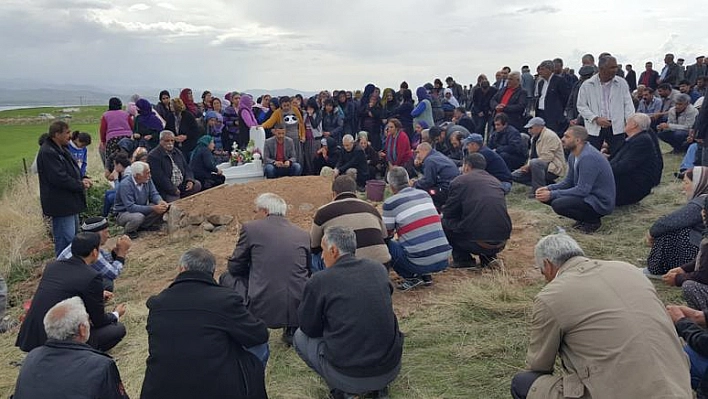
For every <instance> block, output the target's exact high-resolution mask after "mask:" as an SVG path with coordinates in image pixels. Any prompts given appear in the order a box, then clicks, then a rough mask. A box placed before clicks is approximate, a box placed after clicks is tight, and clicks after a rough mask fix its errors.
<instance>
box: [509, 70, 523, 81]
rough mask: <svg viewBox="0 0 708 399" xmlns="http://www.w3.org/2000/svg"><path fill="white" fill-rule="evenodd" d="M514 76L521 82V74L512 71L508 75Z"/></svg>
mask: <svg viewBox="0 0 708 399" xmlns="http://www.w3.org/2000/svg"><path fill="white" fill-rule="evenodd" d="M512 76H516V78H517V79H519V80H521V72H519V71H514V72H510V73H509V77H512Z"/></svg>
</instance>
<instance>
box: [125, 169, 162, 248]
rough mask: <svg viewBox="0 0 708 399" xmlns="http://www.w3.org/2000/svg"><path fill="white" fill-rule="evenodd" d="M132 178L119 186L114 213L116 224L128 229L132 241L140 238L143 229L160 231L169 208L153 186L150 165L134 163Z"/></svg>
mask: <svg viewBox="0 0 708 399" xmlns="http://www.w3.org/2000/svg"><path fill="white" fill-rule="evenodd" d="M130 168H131V169H132V174H131V176H129V177H128V178H126V179H123V181H122V182H120V184H118V187H117V191H116V202H115V205H114V209H115V212H116V214H117V215H118V216H117V217H116V223H117V224H118V225H119V226H123V227H124V233H125V234H127V235H128V237H130V238H137V234H138V231H139V230H140V229H144V230H151V229H156V228H159V227H158V226H159V224H160V223H161V222H162V215H163V214H164V213H165V212H167V210H168V209H169V205H168V204H167V202H165V201H164V200H163V199H162V197H161V196H160V194H159V193H158V192H157V189H156V188H155V185H154V184H153V182H152V179H151V178H150V177H151V173H150V165H149V164H147V163H145V162H139V161H138V162H133V164H132V165H131V166H130Z"/></svg>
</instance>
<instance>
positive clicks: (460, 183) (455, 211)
mask: <svg viewBox="0 0 708 399" xmlns="http://www.w3.org/2000/svg"><path fill="white" fill-rule="evenodd" d="M485 166H486V161H485V160H484V156H482V155H481V154H478V153H472V154H469V155H467V157H466V158H465V165H464V167H463V169H462V173H463V174H462V175H461V176H459V177H457V178H455V180H453V181H452V183H451V184H450V195H449V197H448V199H447V202H446V203H445V207H444V208H443V217H442V226H443V229H444V231H445V235H446V236H447V240H448V241H449V242H450V245H451V246H452V258H453V260H454V263H453V265H452V267H473V266H475V263H476V262H475V260H474V258H473V257H471V256H470V255H478V256H479V258H480V261H481V265H482V267H487V266H489V264H490V262H492V261H493V260H494V259H496V256H497V254H498V253H499V252H500V251H501V250H502V249H504V247H505V246H506V241H507V240H508V239H509V237H510V236H511V218H510V217H509V213H508V212H507V209H506V198H505V196H504V190H502V188H501V184H500V183H499V181H498V180H497V179H495V178H494V176H492V175H490V174H489V173H487V172H486V171H485V170H484V168H485Z"/></svg>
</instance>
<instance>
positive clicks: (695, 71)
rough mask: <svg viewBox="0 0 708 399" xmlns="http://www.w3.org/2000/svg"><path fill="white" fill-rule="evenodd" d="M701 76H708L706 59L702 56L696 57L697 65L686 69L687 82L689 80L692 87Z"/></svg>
mask: <svg viewBox="0 0 708 399" xmlns="http://www.w3.org/2000/svg"><path fill="white" fill-rule="evenodd" d="M699 76H706V65H705V57H704V56H702V55H701V56H698V57H696V63H695V64H693V65H689V66H688V67H687V68H686V80H688V82H689V83H690V84H691V86H693V85H695V84H696V81H697V80H698V77H699Z"/></svg>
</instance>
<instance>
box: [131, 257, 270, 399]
mask: <svg viewBox="0 0 708 399" xmlns="http://www.w3.org/2000/svg"><path fill="white" fill-rule="evenodd" d="M147 307H148V309H149V314H148V319H147V332H148V344H149V356H148V359H147V369H146V370H145V380H144V381H143V387H142V392H141V394H140V397H141V398H143V399H151V398H170V399H180V398H184V399H193V398H210V399H227V398H228V399H233V398H239V399H263V398H267V395H266V391H265V381H264V370H263V364H262V363H261V362H260V360H258V358H257V357H256V356H255V355H253V354H252V353H250V352H248V351H246V350H245V349H244V347H251V346H255V345H260V344H263V343H266V342H268V329H267V328H266V326H265V324H263V322H262V321H260V320H258V319H257V318H255V317H253V315H251V314H250V313H249V312H248V311H247V310H246V307H245V306H244V304H243V298H241V296H239V295H238V294H236V293H235V292H233V291H232V290H231V289H229V288H226V287H221V286H219V285H218V284H216V282H215V281H214V279H213V277H212V276H210V275H208V274H206V273H203V272H199V271H191V270H188V271H185V272H182V273H180V274H179V276H177V278H176V279H175V281H174V282H173V283H172V284H171V285H170V286H169V287H168V288H167V289H165V290H164V291H162V292H161V293H160V294H158V295H156V296H153V297H151V298H150V299H148V301H147Z"/></svg>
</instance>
